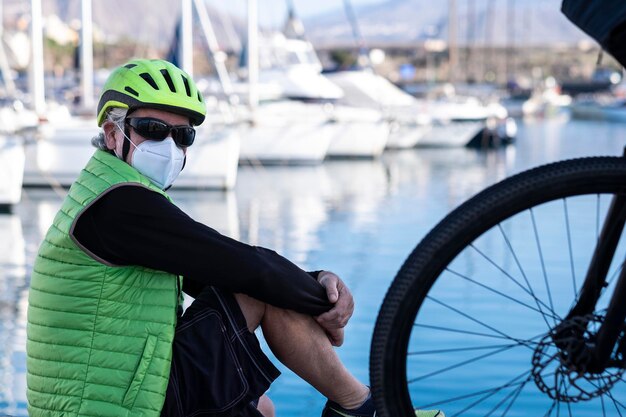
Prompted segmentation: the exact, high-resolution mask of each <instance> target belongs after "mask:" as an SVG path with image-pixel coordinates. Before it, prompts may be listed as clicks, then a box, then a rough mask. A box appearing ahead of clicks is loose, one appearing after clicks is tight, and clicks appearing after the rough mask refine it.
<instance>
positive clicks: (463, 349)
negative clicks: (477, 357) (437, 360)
mask: <svg viewBox="0 0 626 417" xmlns="http://www.w3.org/2000/svg"><path fill="white" fill-rule="evenodd" d="M515 346H519V343H515V344H510V345H487V346H472V347H461V348H450V349H435V350H419V351H415V352H409V353H407V355H408V356H420V355H434V354H439V353H453V352H469V351H472V350H485V349H499V348H506V347H515Z"/></svg>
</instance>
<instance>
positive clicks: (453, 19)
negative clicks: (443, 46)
mask: <svg viewBox="0 0 626 417" xmlns="http://www.w3.org/2000/svg"><path fill="white" fill-rule="evenodd" d="M448 54H449V55H448V56H449V62H448V65H449V66H450V68H449V73H448V81H449V82H451V83H453V84H454V82H455V81H456V70H457V66H458V62H459V56H458V48H457V14H456V0H448Z"/></svg>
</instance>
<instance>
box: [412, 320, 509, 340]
mask: <svg viewBox="0 0 626 417" xmlns="http://www.w3.org/2000/svg"><path fill="white" fill-rule="evenodd" d="M413 327H420V328H426V329H431V330H441V331H446V332H451V333H461V334H465V335H473V336H482V337H490V338H494V339H504V340H510V339H509V338H508V337H505V336H496V335H495V334H490V333H480V332H472V331H468V330H460V329H453V328H451V327H442V326H432V325H428V324H419V323H414V324H413Z"/></svg>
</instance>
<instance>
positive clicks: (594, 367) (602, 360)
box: [554, 195, 626, 373]
mask: <svg viewBox="0 0 626 417" xmlns="http://www.w3.org/2000/svg"><path fill="white" fill-rule="evenodd" d="M625 222H626V195H615V196H614V197H613V199H612V201H611V205H610V207H609V210H608V213H607V216H606V219H605V221H604V224H603V226H602V231H601V233H600V236H599V238H598V241H597V244H596V248H595V250H594V253H593V257H592V259H591V263H590V265H589V268H588V270H587V275H586V277H585V281H584V284H583V287H582V290H581V292H580V297H579V299H578V301H577V302H576V304H575V305H574V307H573V308H572V309H571V310H570V312H569V313H568V315H567V317H566V318H565V320H564V321H563V322H562V323H561V324H560V325H559V326H558V327H557V329H556V332H555V333H554V334H555V335H556V337H555V343H556V345H557V346H559V348H561V349H562V350H563V349H566V350H568V351H567V356H568V358H569V360H570V361H572V362H573V363H574V364H575V365H576V368H578V370H581V371H583V372H592V373H602V372H603V371H604V370H605V369H606V368H607V367H609V366H616V367H620V368H624V367H626V363H624V362H625V360H624V357H625V356H626V340H624V339H626V338H624V337H623V336H622V339H621V342H620V346H619V347H618V349H619V352H620V355H621V360H620V361H616V360H615V358H614V357H613V356H612V353H613V350H614V346H615V345H616V343H617V342H618V339H619V338H620V335H622V333H623V332H624V331H625V326H624V322H625V320H626V268H624V265H622V268H621V271H620V275H619V278H618V281H617V284H616V287H615V291H614V292H613V295H612V298H611V300H610V302H609V306H608V308H607V310H606V315H605V317H604V320H602V323H601V325H600V327H599V329H598V331H597V333H596V334H595V335H594V337H593V338H592V340H584V337H583V335H584V332H585V330H586V329H581V330H577V329H576V327H575V326H572V323H574V322H575V321H576V320H577V319H581V318H583V320H582V322H583V323H587V322H588V321H587V320H584V318H585V317H591V315H592V314H593V312H594V309H595V306H596V304H597V302H598V299H599V298H600V295H601V294H602V289H603V288H605V287H606V286H607V285H608V282H607V274H608V272H609V268H610V266H611V262H612V260H613V258H614V256H615V251H616V249H617V245H618V244H619V240H620V237H621V235H622V232H623V230H624V224H625ZM580 322H581V320H578V323H580ZM572 340H577V341H582V342H583V344H580V343H578V344H574V345H573V344H572V343H571V341H572Z"/></svg>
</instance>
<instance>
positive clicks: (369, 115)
mask: <svg viewBox="0 0 626 417" xmlns="http://www.w3.org/2000/svg"><path fill="white" fill-rule="evenodd" d="M258 46H259V75H258V80H259V83H258V84H259V86H263V87H262V88H259V91H266V92H267V91H273V92H276V91H278V92H279V95H280V99H279V100H274V102H272V103H263V102H261V104H260V105H259V106H258V110H257V114H256V117H255V118H254V120H255V122H254V123H253V124H251V125H250V126H248V127H247V128H244V129H243V132H242V136H241V141H242V144H241V149H242V154H241V160H242V161H245V162H250V161H256V162H260V163H266V162H267V163H273V162H276V158H275V157H273V156H272V155H270V154H268V152H272V153H275V152H279V153H280V158H279V161H284V162H286V163H299V162H302V161H306V162H307V163H310V162H311V161H314V160H317V159H318V158H319V155H318V154H315V152H316V151H319V150H321V147H322V146H321V145H323V144H324V143H326V141H328V144H327V146H326V150H325V152H327V154H326V155H324V157H322V158H321V159H319V161H321V160H323V159H324V158H325V157H326V156H327V157H359V158H362V157H365V158H373V157H377V156H379V155H380V154H381V153H382V151H383V149H384V148H385V145H386V142H387V140H388V137H389V125H388V123H387V121H386V120H384V119H383V118H382V117H381V114H380V112H379V111H378V110H373V109H364V108H358V107H354V106H347V105H344V104H340V103H338V102H337V100H338V99H339V98H340V97H342V96H343V91H342V90H341V88H339V87H338V86H337V85H335V84H334V83H333V82H332V81H330V80H329V79H328V78H327V77H325V76H324V75H323V74H322V73H321V72H322V65H321V63H320V61H319V59H318V57H317V55H316V54H315V51H314V49H313V46H312V45H311V43H310V42H308V41H306V40H303V39H291V38H287V37H286V36H285V35H284V34H282V33H278V32H276V33H271V34H259V43H258ZM275 97H276V96H274V97H273V98H275ZM262 99H263V97H261V101H262ZM293 134H296V135H298V136H297V137H293V136H292V137H291V138H289V135H293ZM249 138H252V139H249ZM264 140H267V143H263V141H264ZM308 140H312V141H314V142H315V143H314V144H304V143H303V142H306V141H308ZM249 142H253V143H249ZM296 142H297V143H300V144H299V145H298V144H297V143H296ZM283 146H286V148H285V149H282V150H280V148H282V147H283ZM296 149H299V150H300V151H299V152H298V153H297V154H295V155H293V156H289V154H290V153H291V152H292V151H294V150H296ZM256 150H260V152H259V153H258V154H255V153H254V152H256ZM307 150H308V151H310V152H314V153H312V154H311V155H310V156H309V157H306V158H305V157H304V155H303V152H305V151H307Z"/></svg>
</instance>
